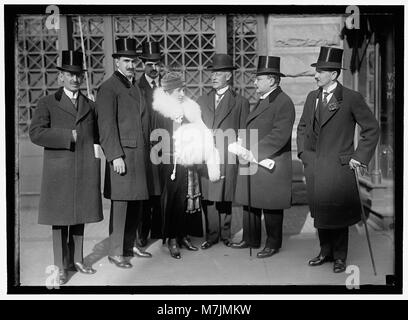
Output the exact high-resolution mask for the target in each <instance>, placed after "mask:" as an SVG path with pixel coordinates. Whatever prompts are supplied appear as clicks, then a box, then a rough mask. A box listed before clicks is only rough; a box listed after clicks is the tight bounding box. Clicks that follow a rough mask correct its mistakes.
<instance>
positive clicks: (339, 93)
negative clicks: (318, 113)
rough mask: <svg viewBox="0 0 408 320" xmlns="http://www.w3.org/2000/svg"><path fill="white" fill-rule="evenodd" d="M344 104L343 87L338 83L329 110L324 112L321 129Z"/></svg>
mask: <svg viewBox="0 0 408 320" xmlns="http://www.w3.org/2000/svg"><path fill="white" fill-rule="evenodd" d="M342 102H343V87H342V85H341V84H340V83H337V87H336V89H335V90H334V93H333V95H332V97H331V98H330V101H329V103H328V104H327V108H325V109H324V111H323V116H322V121H321V122H320V123H321V125H320V126H321V127H323V126H324V125H325V124H326V123H327V122H328V121H329V120H330V119H331V118H332V117H333V116H334V115H335V114H336V112H337V111H338V110H339V109H340V107H341V103H342Z"/></svg>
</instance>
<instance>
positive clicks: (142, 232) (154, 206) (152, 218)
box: [137, 196, 161, 239]
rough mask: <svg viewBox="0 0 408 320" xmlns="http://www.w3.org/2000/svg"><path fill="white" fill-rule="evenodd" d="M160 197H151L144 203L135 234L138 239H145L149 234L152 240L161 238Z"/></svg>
mask: <svg viewBox="0 0 408 320" xmlns="http://www.w3.org/2000/svg"><path fill="white" fill-rule="evenodd" d="M160 210H161V209H160V196H151V197H150V199H149V200H147V201H145V202H144V205H143V214H142V218H141V221H140V223H139V227H138V230H137V234H138V237H139V239H147V238H148V236H149V233H150V237H151V238H152V239H159V238H161V223H160V221H161V211H160Z"/></svg>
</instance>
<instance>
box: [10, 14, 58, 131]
mask: <svg viewBox="0 0 408 320" xmlns="http://www.w3.org/2000/svg"><path fill="white" fill-rule="evenodd" d="M45 19H46V17H43V16H21V17H19V18H18V26H17V41H18V46H17V48H18V49H17V55H18V57H17V70H18V76H17V78H18V88H17V90H16V93H17V104H18V125H19V134H20V135H27V134H28V128H29V125H30V122H31V117H32V113H33V109H34V108H35V106H36V105H37V102H38V99H39V98H41V97H42V96H45V95H47V94H52V93H54V92H55V91H56V90H57V89H58V87H59V85H58V70H57V69H56V66H57V59H58V34H57V32H56V31H55V30H54V29H51V30H48V29H47V28H46V27H45Z"/></svg>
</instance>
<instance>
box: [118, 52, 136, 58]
mask: <svg viewBox="0 0 408 320" xmlns="http://www.w3.org/2000/svg"><path fill="white" fill-rule="evenodd" d="M112 57H113V58H115V59H117V58H120V57H126V58H137V57H138V54H137V53H136V52H123V53H122V52H116V53H112Z"/></svg>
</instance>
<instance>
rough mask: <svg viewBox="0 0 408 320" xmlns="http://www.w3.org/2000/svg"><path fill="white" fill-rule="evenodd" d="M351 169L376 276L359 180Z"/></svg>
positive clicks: (355, 170)
mask: <svg viewBox="0 0 408 320" xmlns="http://www.w3.org/2000/svg"><path fill="white" fill-rule="evenodd" d="M353 171H354V177H355V178H356V184H357V190H358V198H359V199H360V207H361V220H362V221H363V224H364V229H365V234H366V236H367V243H368V250H369V251H370V258H371V264H372V266H373V271H374V275H375V276H376V275H377V272H376V269H375V262H374V256H373V250H372V249H371V242H370V235H369V234H368V228H367V218H366V216H365V214H364V207H363V201H362V200H361V193H360V187H359V182H358V173H357V168H354V169H353Z"/></svg>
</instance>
